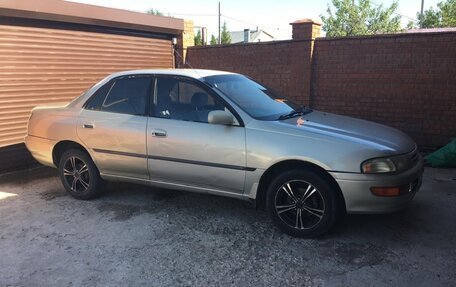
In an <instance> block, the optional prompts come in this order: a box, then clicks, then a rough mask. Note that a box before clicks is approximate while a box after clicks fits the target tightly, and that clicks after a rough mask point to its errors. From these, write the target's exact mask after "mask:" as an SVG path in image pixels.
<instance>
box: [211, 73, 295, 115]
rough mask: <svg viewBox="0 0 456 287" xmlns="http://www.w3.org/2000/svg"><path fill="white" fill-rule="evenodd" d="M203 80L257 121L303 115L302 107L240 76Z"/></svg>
mask: <svg viewBox="0 0 456 287" xmlns="http://www.w3.org/2000/svg"><path fill="white" fill-rule="evenodd" d="M204 80H205V81H206V82H207V83H208V84H210V85H211V86H212V87H213V88H215V89H218V90H219V91H221V92H222V93H223V94H225V95H226V96H227V97H229V98H230V99H231V100H232V101H233V102H234V103H235V104H237V105H238V106H239V107H240V108H241V109H243V110H244V111H245V112H246V113H248V114H249V115H250V116H251V117H253V118H255V119H258V120H282V119H285V118H290V117H294V116H299V115H301V114H302V113H303V109H302V107H300V106H299V105H297V104H295V103H293V102H291V101H289V100H288V99H287V98H285V97H284V96H282V95H280V94H279V93H277V92H275V91H274V90H272V89H270V88H268V87H265V86H264V85H262V84H260V83H257V82H255V81H253V80H251V79H249V78H247V77H245V76H242V75H236V74H234V75H216V76H208V77H205V78H204Z"/></svg>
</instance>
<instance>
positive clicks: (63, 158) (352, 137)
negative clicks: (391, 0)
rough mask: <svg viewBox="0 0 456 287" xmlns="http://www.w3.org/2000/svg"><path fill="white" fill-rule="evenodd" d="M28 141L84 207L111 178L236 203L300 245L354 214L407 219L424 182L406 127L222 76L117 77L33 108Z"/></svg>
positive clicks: (142, 73) (148, 73)
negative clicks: (403, 212) (328, 109)
mask: <svg viewBox="0 0 456 287" xmlns="http://www.w3.org/2000/svg"><path fill="white" fill-rule="evenodd" d="M25 142H26V145H27V148H28V149H29V150H30V152H31V153H32V155H33V156H34V157H35V159H37V160H38V161H39V162H40V163H42V164H44V165H47V166H51V167H57V168H58V169H59V173H60V178H61V180H62V183H63V186H64V188H65V189H66V190H67V192H68V193H69V194H71V195H72V196H73V197H75V198H78V199H89V198H93V197H95V196H97V195H98V194H99V193H100V191H101V184H102V181H104V180H107V181H126V182H131V183H139V184H146V185H151V186H156V187H161V188H172V189H181V190H187V191H194V192H203V193H210V194H216V195H222V196H229V197H234V198H238V199H244V200H249V201H252V202H254V203H255V204H256V206H258V207H261V208H265V209H266V210H267V211H268V212H269V214H270V216H271V218H272V220H273V221H274V223H275V224H276V225H277V227H278V228H280V229H281V230H282V231H283V232H285V233H287V234H290V235H293V236H297V237H315V236H319V235H322V234H323V233H325V232H326V231H328V230H329V229H330V228H331V227H332V226H333V225H334V224H335V222H336V221H337V219H338V218H340V217H341V216H342V215H343V214H344V213H346V212H347V213H385V212H391V211H395V210H398V209H401V208H402V207H403V206H404V205H405V204H407V203H408V202H410V200H411V199H412V198H413V196H414V195H415V193H416V192H417V190H418V189H419V187H420V185H421V177H422V173H423V160H422V157H421V156H420V154H419V153H418V151H417V146H416V144H415V142H414V141H413V140H411V139H410V138H409V137H408V136H406V135H405V134H403V133H402V132H400V131H398V130H396V129H393V128H390V127H386V126H383V125H380V124H376V123H372V122H368V121H364V120H359V119H354V118H350V117H345V116H339V115H335V114H330V113H324V112H320V111H316V110H312V109H309V108H306V107H303V106H299V105H296V104H294V103H292V102H291V101H289V100H287V99H286V98H285V97H283V96H281V95H280V94H279V93H277V92H276V91H274V90H272V89H270V88H268V87H266V86H264V85H262V84H260V83H258V82H256V81H254V80H252V79H250V78H248V77H246V76H243V75H240V74H234V73H228V72H220V71H211V70H183V69H182V70H181V69H178V70H172V69H171V70H138V71H128V72H120V73H115V74H112V75H110V76H108V77H107V78H105V79H103V80H102V81H100V82H99V83H97V84H96V85H94V86H93V87H92V88H90V89H89V90H88V91H86V92H85V93H83V94H82V95H81V96H80V97H78V98H76V99H75V100H74V101H72V102H71V103H69V104H67V105H61V106H43V107H37V108H35V109H33V111H32V114H31V116H30V120H29V125H28V133H27V136H26V138H25Z"/></svg>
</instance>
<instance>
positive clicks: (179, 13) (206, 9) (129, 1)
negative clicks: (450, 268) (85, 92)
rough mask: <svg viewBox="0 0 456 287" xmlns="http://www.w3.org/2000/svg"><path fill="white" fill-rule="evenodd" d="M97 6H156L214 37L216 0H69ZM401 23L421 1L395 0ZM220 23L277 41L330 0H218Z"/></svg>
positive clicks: (379, 0)
mask: <svg viewBox="0 0 456 287" xmlns="http://www.w3.org/2000/svg"><path fill="white" fill-rule="evenodd" d="M71 1H72V2H79V3H86V4H92V5H98V6H105V7H112V8H119V9H125V10H132V11H137V12H144V11H146V10H148V9H151V8H153V9H156V10H158V11H160V12H162V13H163V14H164V15H165V16H172V17H176V18H184V19H189V20H193V21H194V25H195V27H206V28H207V29H208V33H209V35H210V34H214V35H215V36H217V26H218V20H217V13H218V2H219V0H191V1H189V0H160V1H153V0H71ZM393 1H394V0H372V2H373V3H374V4H376V5H383V6H384V7H387V6H390V5H391V4H392V3H393ZM397 1H398V2H399V8H398V11H397V12H398V13H399V14H401V15H402V16H403V17H402V24H403V26H404V27H405V25H406V24H407V23H408V22H409V21H411V20H412V19H415V20H416V13H417V12H418V11H419V10H420V8H421V0H397ZM440 1H442V0H424V9H425V10H426V9H428V8H429V7H431V6H432V7H433V8H435V7H436V6H437V3H438V2H440ZM220 3H221V4H220V5H221V14H222V23H223V22H224V21H226V23H227V27H228V29H229V30H230V31H241V30H244V29H256V28H257V27H258V28H259V29H263V30H265V31H267V32H269V33H271V34H272V35H274V36H275V37H276V39H277V40H282V39H290V38H291V26H290V25H289V23H291V22H293V21H295V20H298V19H303V18H312V19H319V17H320V15H322V14H325V13H326V9H327V7H328V4H330V3H331V0H320V1H318V0H314V1H312V0H281V1H280V0H230V1H227V0H225V1H224V0H220Z"/></svg>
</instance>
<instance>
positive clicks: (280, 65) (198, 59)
mask: <svg viewBox="0 0 456 287" xmlns="http://www.w3.org/2000/svg"><path fill="white" fill-rule="evenodd" d="M310 47H311V41H308V40H299V41H277V42H263V43H249V44H242V43H241V44H234V45H216V46H196V47H189V48H188V50H187V58H186V60H187V63H188V64H189V65H190V66H192V67H193V68H201V69H214V70H223V71H231V72H236V73H241V74H244V75H247V76H250V77H252V78H254V79H256V80H258V81H260V82H262V83H263V84H265V85H267V86H270V87H271V88H273V89H276V90H278V91H280V92H282V93H283V94H284V95H285V96H287V97H289V98H290V99H295V100H297V101H301V102H303V103H305V104H308V99H309V95H310V65H311V60H310Z"/></svg>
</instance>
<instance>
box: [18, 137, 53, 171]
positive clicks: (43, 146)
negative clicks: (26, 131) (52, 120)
mask: <svg viewBox="0 0 456 287" xmlns="http://www.w3.org/2000/svg"><path fill="white" fill-rule="evenodd" d="M56 143H57V142H56V141H54V140H49V139H45V138H41V137H36V136H31V135H27V136H26V137H25V146H26V147H27V149H28V150H29V151H30V153H31V154H32V156H33V157H34V158H35V159H36V160H37V161H38V162H39V163H41V164H43V165H46V166H50V167H55V165H54V160H53V159H52V150H53V149H54V146H55V144H56Z"/></svg>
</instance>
